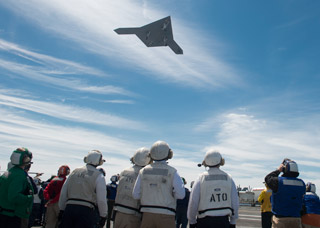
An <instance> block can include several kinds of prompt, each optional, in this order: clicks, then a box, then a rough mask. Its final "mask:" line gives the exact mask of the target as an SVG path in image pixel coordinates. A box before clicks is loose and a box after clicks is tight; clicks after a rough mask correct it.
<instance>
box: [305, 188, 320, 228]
mask: <svg viewBox="0 0 320 228" xmlns="http://www.w3.org/2000/svg"><path fill="white" fill-rule="evenodd" d="M306 191H307V192H306V194H305V195H304V196H303V203H302V207H303V215H302V217H301V221H302V227H303V228H316V227H320V199H319V196H318V195H317V193H316V185H315V184H314V183H311V182H308V183H307V186H306Z"/></svg>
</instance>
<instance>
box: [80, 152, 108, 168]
mask: <svg viewBox="0 0 320 228" xmlns="http://www.w3.org/2000/svg"><path fill="white" fill-rule="evenodd" d="M83 161H84V162H85V163H87V164H90V165H93V166H100V165H102V164H103V163H104V162H105V161H106V160H104V159H102V153H101V152H100V151H99V150H91V151H90V152H89V153H88V155H87V156H85V157H84V158H83Z"/></svg>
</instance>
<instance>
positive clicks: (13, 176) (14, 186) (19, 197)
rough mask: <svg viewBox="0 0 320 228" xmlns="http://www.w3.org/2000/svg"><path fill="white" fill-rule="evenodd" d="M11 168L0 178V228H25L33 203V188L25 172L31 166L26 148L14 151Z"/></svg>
mask: <svg viewBox="0 0 320 228" xmlns="http://www.w3.org/2000/svg"><path fill="white" fill-rule="evenodd" d="M10 160H11V164H12V165H13V167H11V168H10V169H9V170H8V172H5V173H4V174H3V175H2V176H1V177H0V182H1V188H0V226H1V228H27V227H28V220H29V219H28V218H29V216H30V215H31V210H32V203H33V187H32V184H31V182H30V180H29V179H28V177H27V173H26V172H25V170H24V169H25V167H26V166H29V165H30V164H32V162H31V160H32V153H31V152H30V151H29V150H28V149H27V148H24V147H22V148H18V149H16V150H14V151H13V152H12V154H11V157H10Z"/></svg>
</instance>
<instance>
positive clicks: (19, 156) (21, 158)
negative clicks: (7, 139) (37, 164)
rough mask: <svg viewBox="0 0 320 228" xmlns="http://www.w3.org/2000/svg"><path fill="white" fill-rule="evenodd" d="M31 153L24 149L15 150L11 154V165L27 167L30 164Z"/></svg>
mask: <svg viewBox="0 0 320 228" xmlns="http://www.w3.org/2000/svg"><path fill="white" fill-rule="evenodd" d="M31 160H32V153H31V152H30V151H29V150H28V149H27V148H24V147H21V148H17V149H16V150H14V151H13V152H12V154H11V157H10V161H11V163H12V165H18V166H20V165H29V164H32V162H31Z"/></svg>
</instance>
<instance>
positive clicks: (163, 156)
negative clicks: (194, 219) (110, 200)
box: [132, 141, 185, 228]
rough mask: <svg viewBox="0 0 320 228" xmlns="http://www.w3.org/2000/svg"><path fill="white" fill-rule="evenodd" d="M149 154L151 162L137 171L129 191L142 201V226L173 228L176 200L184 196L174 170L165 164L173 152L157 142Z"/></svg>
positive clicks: (165, 145) (182, 188) (163, 143)
mask: <svg viewBox="0 0 320 228" xmlns="http://www.w3.org/2000/svg"><path fill="white" fill-rule="evenodd" d="M150 156H151V159H152V160H154V162H153V163H151V164H149V165H147V166H145V167H144V168H142V169H141V170H140V172H139V175H138V177H137V180H136V183H135V185H134V188H133V193H132V194H133V198H134V199H136V200H140V203H141V205H140V208H141V212H143V215H142V222H141V228H151V227H152V228H175V212H176V200H177V199H183V198H184V196H185V190H184V186H183V183H182V179H181V177H180V176H179V174H178V172H177V170H176V169H175V168H173V167H172V166H170V165H168V164H167V160H168V159H171V158H172V156H173V152H172V150H171V149H170V147H169V145H168V144H167V143H166V142H164V141H157V142H155V143H154V144H153V145H152V147H151V149H150Z"/></svg>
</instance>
